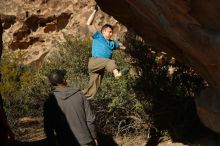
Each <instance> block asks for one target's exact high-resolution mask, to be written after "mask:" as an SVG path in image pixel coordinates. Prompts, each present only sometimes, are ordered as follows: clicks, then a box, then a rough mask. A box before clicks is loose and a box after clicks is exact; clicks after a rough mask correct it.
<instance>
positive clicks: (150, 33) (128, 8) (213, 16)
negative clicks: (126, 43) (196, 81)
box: [96, 0, 220, 133]
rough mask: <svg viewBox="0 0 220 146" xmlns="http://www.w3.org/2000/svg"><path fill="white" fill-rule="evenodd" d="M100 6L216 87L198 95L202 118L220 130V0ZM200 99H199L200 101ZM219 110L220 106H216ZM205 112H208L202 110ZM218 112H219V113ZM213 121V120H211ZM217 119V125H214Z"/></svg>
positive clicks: (125, 0) (129, 0)
mask: <svg viewBox="0 0 220 146" xmlns="http://www.w3.org/2000/svg"><path fill="white" fill-rule="evenodd" d="M96 2H97V3H98V5H99V6H100V7H101V9H102V10H103V11H104V12H106V13H108V14H111V15H112V16H113V17H114V18H115V19H117V20H118V21H119V22H121V23H122V24H124V25H125V26H127V27H128V28H132V29H133V30H134V31H135V32H136V33H138V34H139V35H140V36H141V37H142V38H143V39H144V40H145V41H147V42H150V43H151V44H152V45H153V46H155V47H157V48H159V49H161V50H163V51H165V52H167V53H168V54H170V55H172V56H174V57H175V58H176V59H177V60H180V61H182V62H184V63H186V64H189V65H190V66H191V67H192V68H193V69H194V70H195V71H197V72H198V73H199V74H200V75H201V76H202V77H203V78H204V79H205V80H207V81H208V83H209V86H210V87H211V88H212V89H213V90H212V92H210V93H209V94H210V95H206V98H200V97H198V98H197V100H198V101H201V102H202V103H210V102H207V101H209V100H210V99H209V97H211V96H213V92H216V93H214V95H215V96H217V97H218V98H212V101H211V103H210V104H209V105H208V106H202V107H201V108H199V107H200V105H201V104H197V106H198V109H203V110H202V111H203V112H201V110H198V113H199V114H200V117H202V118H201V120H202V121H203V123H207V124H205V125H206V126H207V127H209V128H211V129H212V130H214V131H216V132H218V133H220V130H219V129H220V119H219V118H217V115H216V112H215V113H213V110H212V109H213V108H212V105H214V104H213V103H215V102H220V97H219V96H220V58H219V56H220V19H219V14H220V9H219V7H220V1H218V0H211V1H209V2H208V3H207V1H205V0H184V1H182V0H172V1H171V0H164V1H161V0H139V1H134V0H120V1H118V0H111V1H106V0H96ZM197 103H200V102H197ZM216 108H217V109H218V111H220V110H219V109H220V106H218V107H215V110H217V109H216ZM204 112H206V114H205V115H203V114H202V113H204ZM218 116H219V113H218ZM210 121H212V122H210ZM213 123H215V125H213Z"/></svg>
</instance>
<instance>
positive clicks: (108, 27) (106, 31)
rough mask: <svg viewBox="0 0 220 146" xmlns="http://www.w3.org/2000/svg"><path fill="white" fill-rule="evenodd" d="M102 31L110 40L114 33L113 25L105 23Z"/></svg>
mask: <svg viewBox="0 0 220 146" xmlns="http://www.w3.org/2000/svg"><path fill="white" fill-rule="evenodd" d="M101 33H102V35H103V36H104V38H105V39H106V40H110V39H111V37H112V34H113V27H112V26H111V25H110V24H105V25H103V26H102V28H101Z"/></svg>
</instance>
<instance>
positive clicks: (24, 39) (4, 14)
mask: <svg viewBox="0 0 220 146" xmlns="http://www.w3.org/2000/svg"><path fill="white" fill-rule="evenodd" d="M95 4H96V2H95V1H94V0H90V1H87V0H6V1H5V0H3V1H0V18H2V20H3V27H4V34H3V40H4V42H5V44H7V45H5V47H6V48H7V47H9V48H10V49H12V50H18V49H19V50H25V51H27V52H28V53H26V54H28V55H27V57H26V61H25V62H26V63H36V62H38V61H40V60H41V59H42V58H44V56H45V55H47V53H48V52H50V51H51V50H53V48H54V43H55V42H56V41H62V40H63V39H64V36H65V35H71V36H80V37H90V36H91V33H92V32H93V31H94V29H92V28H90V27H88V26H87V25H86V21H87V19H88V17H89V16H90V14H91V13H92V11H93V9H94V6H95ZM105 23H110V24H112V25H113V26H115V27H117V28H118V29H117V30H118V31H121V30H125V27H123V26H121V25H119V23H118V22H117V21H116V20H115V19H114V18H112V17H110V16H108V15H107V14H105V13H103V12H102V11H98V12H97V14H96V20H95V21H94V23H93V25H94V26H95V27H96V28H97V29H100V27H101V26H102V25H104V24H105Z"/></svg>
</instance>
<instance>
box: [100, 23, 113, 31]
mask: <svg viewBox="0 0 220 146" xmlns="http://www.w3.org/2000/svg"><path fill="white" fill-rule="evenodd" d="M106 28H111V29H112V30H113V26H112V25H110V24H105V25H103V26H102V28H101V33H102V31H103V30H105V29H106Z"/></svg>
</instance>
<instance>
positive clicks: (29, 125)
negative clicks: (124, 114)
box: [11, 117, 220, 146]
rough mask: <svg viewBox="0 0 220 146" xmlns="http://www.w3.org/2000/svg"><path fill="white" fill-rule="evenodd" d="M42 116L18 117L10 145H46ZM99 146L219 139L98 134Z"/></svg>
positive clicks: (206, 144) (212, 144) (203, 145)
mask: <svg viewBox="0 0 220 146" xmlns="http://www.w3.org/2000/svg"><path fill="white" fill-rule="evenodd" d="M42 121H43V119H42V118H28V117H26V118H22V119H19V122H18V124H17V125H16V127H19V128H17V129H16V133H15V134H16V141H15V142H12V144H11V146H46V141H45V134H44V131H43V122H42ZM100 137H101V138H100V143H101V145H100V146H220V141H218V140H216V139H212V138H210V137H209V136H204V137H201V138H199V139H195V140H193V142H191V143H189V142H185V143H186V144H184V143H181V142H172V141H171V140H169V139H168V140H166V141H163V142H161V143H159V144H156V145H154V144H148V138H147V136H131V137H110V136H108V135H101V136H100Z"/></svg>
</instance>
